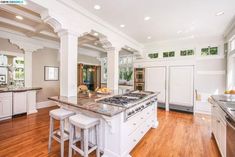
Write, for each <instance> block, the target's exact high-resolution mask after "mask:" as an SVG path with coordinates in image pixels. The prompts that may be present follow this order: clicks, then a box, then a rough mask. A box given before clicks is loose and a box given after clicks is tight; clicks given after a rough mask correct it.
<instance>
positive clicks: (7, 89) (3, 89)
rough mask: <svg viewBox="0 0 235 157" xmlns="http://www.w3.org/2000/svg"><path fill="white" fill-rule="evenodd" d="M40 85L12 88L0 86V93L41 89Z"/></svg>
mask: <svg viewBox="0 0 235 157" xmlns="http://www.w3.org/2000/svg"><path fill="white" fill-rule="evenodd" d="M41 89H42V88H41V87H13V88H8V87H6V88H0V93H5V92H26V91H31V90H41Z"/></svg>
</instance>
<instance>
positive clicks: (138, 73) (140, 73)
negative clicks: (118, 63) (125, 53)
mask: <svg viewBox="0 0 235 157" xmlns="http://www.w3.org/2000/svg"><path fill="white" fill-rule="evenodd" d="M135 82H144V69H143V68H136V69H135Z"/></svg>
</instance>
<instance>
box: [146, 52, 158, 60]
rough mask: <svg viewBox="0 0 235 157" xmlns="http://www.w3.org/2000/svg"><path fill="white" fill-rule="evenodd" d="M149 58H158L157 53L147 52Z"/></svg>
mask: <svg viewBox="0 0 235 157" xmlns="http://www.w3.org/2000/svg"><path fill="white" fill-rule="evenodd" d="M148 56H149V58H151V59H152V58H158V53H150V54H148Z"/></svg>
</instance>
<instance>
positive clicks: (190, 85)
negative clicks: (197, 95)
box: [169, 66, 194, 107]
mask: <svg viewBox="0 0 235 157" xmlns="http://www.w3.org/2000/svg"><path fill="white" fill-rule="evenodd" d="M193 95H194V67H193V66H171V67H170V68H169V104H174V105H181V106H190V107H191V106H193V102H194V100H193V99H194V97H193Z"/></svg>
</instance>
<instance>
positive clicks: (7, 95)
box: [0, 92, 12, 100]
mask: <svg viewBox="0 0 235 157" xmlns="http://www.w3.org/2000/svg"><path fill="white" fill-rule="evenodd" d="M9 98H12V93H11V92H7V93H0V100H2V99H9Z"/></svg>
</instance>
